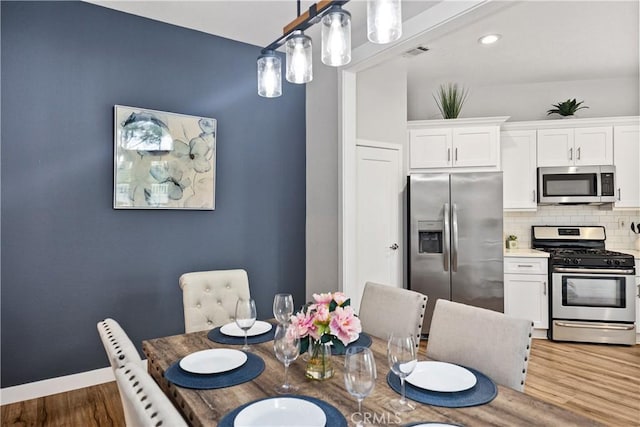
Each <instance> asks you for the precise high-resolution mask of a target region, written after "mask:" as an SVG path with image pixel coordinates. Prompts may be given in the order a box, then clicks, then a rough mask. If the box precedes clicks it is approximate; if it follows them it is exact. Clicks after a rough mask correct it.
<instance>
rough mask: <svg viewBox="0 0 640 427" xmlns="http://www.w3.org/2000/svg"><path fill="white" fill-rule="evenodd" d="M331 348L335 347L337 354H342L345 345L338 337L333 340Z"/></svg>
mask: <svg viewBox="0 0 640 427" xmlns="http://www.w3.org/2000/svg"><path fill="white" fill-rule="evenodd" d="M333 348H334V349H335V351H336V353H337V354H344V353H345V351H346V349H347V347H345V345H344V344H343V343H342V341H340V340H339V339H334V340H333Z"/></svg>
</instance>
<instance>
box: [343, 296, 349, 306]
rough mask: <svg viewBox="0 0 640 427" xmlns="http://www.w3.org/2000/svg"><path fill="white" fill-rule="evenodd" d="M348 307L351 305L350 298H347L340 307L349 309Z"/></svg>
mask: <svg viewBox="0 0 640 427" xmlns="http://www.w3.org/2000/svg"><path fill="white" fill-rule="evenodd" d="M350 305H351V298H347V300H346V301H345V302H343V303H342V307H349V306H350Z"/></svg>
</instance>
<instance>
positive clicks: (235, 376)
mask: <svg viewBox="0 0 640 427" xmlns="http://www.w3.org/2000/svg"><path fill="white" fill-rule="evenodd" d="M246 354H247V361H246V362H245V364H244V365H242V366H239V367H237V368H236V369H233V370H231V371H227V372H221V373H219V374H193V373H191V372H187V371H185V370H184V369H182V368H181V367H180V361H177V362H175V363H174V364H173V365H171V366H169V369H167V371H166V372H165V373H164V377H165V378H166V379H167V380H168V381H171V382H172V383H173V384H175V385H178V386H180V387H185V388H193V389H198V390H206V389H213V388H223V387H231V386H234V385H238V384H242V383H245V382H247V381H251V380H252V379H254V378H256V377H257V376H259V375H260V374H261V373H262V371H264V360H262V358H261V357H260V356H256V355H255V354H253V353H246Z"/></svg>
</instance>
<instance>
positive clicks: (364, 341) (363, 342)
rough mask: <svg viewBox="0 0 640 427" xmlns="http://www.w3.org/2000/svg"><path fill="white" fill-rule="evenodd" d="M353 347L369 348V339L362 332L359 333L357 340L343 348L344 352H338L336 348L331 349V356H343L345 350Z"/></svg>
mask: <svg viewBox="0 0 640 427" xmlns="http://www.w3.org/2000/svg"><path fill="white" fill-rule="evenodd" d="M355 346H360V347H371V337H370V336H369V335H367V334H365V333H364V332H361V333H360V336H358V339H357V340H355V341H354V342H352V343H349V345H347V346H346V347H345V349H344V351H338V349H337V348H334V347H331V354H333V355H334V356H336V355H338V356H339V355H342V354H345V353H346V352H347V348H349V347H355Z"/></svg>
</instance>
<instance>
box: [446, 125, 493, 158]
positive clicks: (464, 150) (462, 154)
mask: <svg viewBox="0 0 640 427" xmlns="http://www.w3.org/2000/svg"><path fill="white" fill-rule="evenodd" d="M498 131H499V127H498V126H484V127H463V128H454V129H453V166H454V167H475V166H497V165H498V149H499V147H498V145H499V144H498V140H499V133H498Z"/></svg>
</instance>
